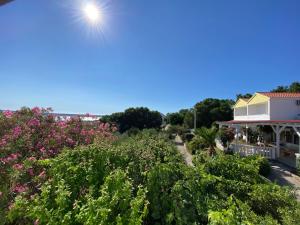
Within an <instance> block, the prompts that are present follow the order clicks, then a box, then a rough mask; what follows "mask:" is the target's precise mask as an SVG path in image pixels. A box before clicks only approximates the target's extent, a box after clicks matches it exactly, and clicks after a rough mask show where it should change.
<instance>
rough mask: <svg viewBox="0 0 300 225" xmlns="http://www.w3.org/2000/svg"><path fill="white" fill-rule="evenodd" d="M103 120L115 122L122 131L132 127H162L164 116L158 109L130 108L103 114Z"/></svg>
mask: <svg viewBox="0 0 300 225" xmlns="http://www.w3.org/2000/svg"><path fill="white" fill-rule="evenodd" d="M101 121H103V122H109V123H114V124H116V125H117V126H118V128H119V131H120V132H121V133H123V132H125V131H127V130H129V129H131V128H138V129H140V130H141V129H145V128H146V129H147V128H160V126H161V125H162V116H161V114H160V113H159V112H157V111H151V110H149V109H148V108H146V107H138V108H129V109H126V110H125V111H124V112H118V113H113V114H111V115H107V116H103V117H102V118H101Z"/></svg>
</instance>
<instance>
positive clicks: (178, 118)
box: [166, 109, 189, 125]
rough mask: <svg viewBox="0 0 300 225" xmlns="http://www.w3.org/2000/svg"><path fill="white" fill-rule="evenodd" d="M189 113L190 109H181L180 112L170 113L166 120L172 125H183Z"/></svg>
mask: <svg viewBox="0 0 300 225" xmlns="http://www.w3.org/2000/svg"><path fill="white" fill-rule="evenodd" d="M187 113H189V110H188V109H181V110H180V111H179V112H175V113H168V114H167V115H166V122H167V123H168V124H171V125H182V124H184V119H185V116H186V114H187Z"/></svg>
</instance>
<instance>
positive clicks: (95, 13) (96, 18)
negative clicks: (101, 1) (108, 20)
mask: <svg viewBox="0 0 300 225" xmlns="http://www.w3.org/2000/svg"><path fill="white" fill-rule="evenodd" d="M83 13H84V15H85V17H86V18H87V19H88V21H89V22H90V23H92V24H97V23H99V22H100V20H101V12H100V8H99V7H98V6H97V5H96V4H95V3H87V4H86V5H84V7H83Z"/></svg>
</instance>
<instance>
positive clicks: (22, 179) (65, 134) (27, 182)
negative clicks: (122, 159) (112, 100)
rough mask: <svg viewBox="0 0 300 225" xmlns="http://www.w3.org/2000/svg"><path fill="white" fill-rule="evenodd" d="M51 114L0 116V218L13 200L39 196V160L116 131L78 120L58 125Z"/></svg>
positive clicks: (42, 177) (31, 111)
mask: <svg viewBox="0 0 300 225" xmlns="http://www.w3.org/2000/svg"><path fill="white" fill-rule="evenodd" d="M50 112H51V111H50V109H40V108H33V109H29V108H22V109H21V110H18V111H16V112H11V111H4V112H2V113H0V180H1V183H0V217H4V215H5V212H6V210H7V209H8V208H9V207H10V205H11V204H12V203H13V199H14V198H15V197H16V196H18V195H20V194H25V193H26V194H27V195H32V194H34V193H36V192H38V190H39V188H40V185H41V184H42V183H43V182H44V180H45V176H46V171H45V168H44V166H43V165H39V164H37V161H38V160H42V159H49V158H53V157H55V156H56V155H58V154H59V153H60V152H61V150H62V149H63V148H64V147H68V148H69V149H72V148H74V147H75V146H79V145H89V144H91V143H93V142H94V140H95V139H97V140H99V141H100V140H107V141H108V140H110V141H112V140H113V139H114V135H113V134H112V133H113V132H114V130H115V128H114V127H111V126H110V125H109V124H103V123H100V122H94V123H92V124H87V123H84V122H83V121H81V120H80V119H79V118H72V119H69V120H65V121H57V120H56V119H55V117H54V116H53V115H52V114H50ZM1 222H3V221H1ZM1 222H0V223H1Z"/></svg>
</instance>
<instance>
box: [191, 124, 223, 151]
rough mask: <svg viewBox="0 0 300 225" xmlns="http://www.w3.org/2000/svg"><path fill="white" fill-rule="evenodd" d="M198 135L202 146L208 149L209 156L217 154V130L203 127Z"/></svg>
mask: <svg viewBox="0 0 300 225" xmlns="http://www.w3.org/2000/svg"><path fill="white" fill-rule="evenodd" d="M195 133H196V135H197V136H198V137H199V139H200V142H201V144H202V145H203V146H204V147H205V148H207V150H208V154H209V155H210V156H213V155H214V154H215V153H216V141H215V139H216V137H217V133H218V131H217V129H216V128H214V127H212V128H206V127H201V128H200V129H197V130H196V131H195Z"/></svg>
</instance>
